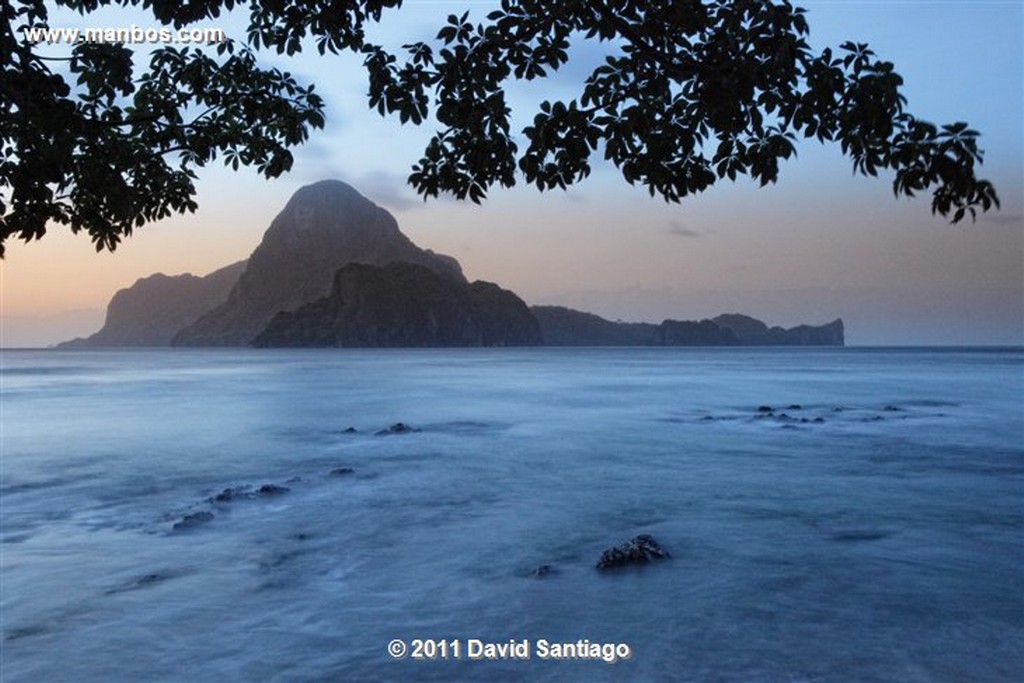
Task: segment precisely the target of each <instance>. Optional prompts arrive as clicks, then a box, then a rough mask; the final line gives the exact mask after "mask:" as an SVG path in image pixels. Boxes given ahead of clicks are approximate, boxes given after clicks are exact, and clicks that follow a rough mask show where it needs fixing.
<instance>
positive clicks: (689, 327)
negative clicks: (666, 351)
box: [530, 306, 844, 346]
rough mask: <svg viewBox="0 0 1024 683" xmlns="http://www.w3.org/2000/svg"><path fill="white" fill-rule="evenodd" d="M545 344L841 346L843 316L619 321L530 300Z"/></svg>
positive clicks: (735, 315)
mask: <svg viewBox="0 0 1024 683" xmlns="http://www.w3.org/2000/svg"><path fill="white" fill-rule="evenodd" d="M530 310H531V311H533V314H534V315H535V316H536V317H537V321H538V322H539V323H540V327H541V335H542V336H543V338H544V344H545V345H547V346H842V345H843V344H844V337H843V321H842V320H841V319H837V320H835V321H833V322H831V323H828V324H826V325H819V326H812V325H800V326H798V327H793V328H791V329H788V330H786V329H783V328H781V327H771V328H769V327H768V326H767V325H765V324H764V323H763V322H761V321H760V320H756V319H754V318H751V317H748V316H745V315H739V314H729V315H720V316H718V317H717V318H714V319H712V320H701V321H689V320H686V321H683V320H665V321H664V322H662V323H661V324H660V325H654V324H652V323H623V322H612V321H610V320H605V319H604V318H601V317H599V316H596V315H594V314H592V313H583V312H581V311H574V310H573V309H571V308H563V307H561V306H533V307H531V309H530Z"/></svg>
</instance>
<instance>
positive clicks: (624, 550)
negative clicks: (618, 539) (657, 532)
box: [597, 534, 671, 569]
mask: <svg viewBox="0 0 1024 683" xmlns="http://www.w3.org/2000/svg"><path fill="white" fill-rule="evenodd" d="M669 557H671V555H669V554H668V551H667V550H665V549H664V548H662V547H661V546H660V545H659V544H658V542H657V541H655V540H654V538H653V537H652V536H651V535H650V534H640V535H639V536H637V537H636V538H634V539H633V540H631V541H629V542H627V543H623V544H622V545H619V546H615V547H614V548H609V549H608V550H605V551H604V552H603V553H601V559H599V560H598V561H597V568H598V569H611V568H612V567H623V566H625V565H627V564H643V563H645V562H650V561H651V560H664V559H667V558H669Z"/></svg>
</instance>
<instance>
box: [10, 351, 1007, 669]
mask: <svg viewBox="0 0 1024 683" xmlns="http://www.w3.org/2000/svg"><path fill="white" fill-rule="evenodd" d="M2 382H3V385H2V392H3V395H2V402H0V409H2V415H0V429H2V433H0V447H2V457H0V487H2V488H0V523H2V528H0V541H2V543H0V610H2V611H0V639H2V640H0V644H2V650H0V653H2V655H0V679H2V680H3V681H4V682H5V683H7V682H10V683H14V682H17V681H33V682H34V681H86V682H89V681H97V682H99V681H104V682H106V681H122V680H123V681H142V680H145V681H186V680H190V681H212V680H218V681H316V680H339V681H340V680H357V681H373V680H382V681H392V680H452V679H455V680H520V679H521V680H541V681H544V680H549V681H554V680H651V681H677V680H681V681H744V682H746V681H907V682H913V681H968V680H969V681H1014V682H1016V681H1021V680H1024V533H1022V532H1024V413H1022V411H1024V407H1022V406H1024V398H1022V397H1024V390H1022V389H1024V352H1022V351H1021V350H1020V349H1010V350H912V349H911V350H908V349H899V350H892V349H889V350H886V349H823V350H815V349H755V350H739V349H707V350H693V349H602V350H580V349H538V350H460V351H448V350H423V351H411V350H410V351H406V350H393V351H354V350H340V351H339V350H301V351H299V350H296V351H249V350H230V351H192V350H180V351H177V350H176V351H165V350H159V351H158V350H152V351H148V350H147V351H82V352H71V351H68V352H64V351H45V352H43V351H40V352H14V351H6V352H4V353H3V360H2ZM761 406H770V407H771V408H772V409H773V410H772V412H771V413H767V412H765V411H761V412H759V408H760V407H761ZM783 413H784V414H785V417H783ZM396 422H404V423H406V424H408V425H411V426H413V427H415V428H417V429H419V430H420V431H417V432H414V433H407V434H392V435H388V436H377V435H375V432H377V431H378V430H381V429H385V428H387V427H388V426H389V425H392V424H394V423H396ZM349 427H352V428H354V429H355V430H356V431H355V432H354V433H345V430H346V429H347V428H349ZM337 468H351V470H352V471H351V473H347V474H332V470H336V469H337ZM266 484H273V485H277V486H281V487H287V488H288V489H289V490H288V491H287V492H285V493H281V494H280V495H260V494H259V493H258V489H259V487H260V486H263V485H266ZM226 488H232V489H233V490H234V492H235V494H236V495H234V496H233V499H232V500H230V501H217V500H214V499H213V497H214V496H216V495H217V494H218V493H219V492H222V491H223V490H224V489H226ZM183 520H193V521H194V522H195V524H194V525H193V526H192V527H191V528H182V526H185V525H182V524H181V523H182V522H183ZM176 524H179V528H178V529H177V530H175V525H176ZM639 533H649V534H652V535H653V536H654V537H655V538H656V539H657V540H658V541H659V542H660V543H661V544H662V545H663V546H664V547H665V548H666V549H667V550H669V552H671V554H672V559H671V560H667V561H664V562H659V563H655V564H651V565H648V566H644V567H639V568H627V569H625V570H622V571H613V572H598V571H596V570H595V568H594V564H595V562H596V560H597V558H598V557H599V556H600V554H601V552H602V550H604V549H605V548H607V547H609V546H612V545H616V544H618V543H621V542H623V541H626V540H628V539H629V538H632V537H633V536H635V535H637V534H639ZM541 565H550V566H551V567H553V569H554V571H553V572H552V573H551V574H549V575H546V576H543V577H540V578H538V577H535V576H531V572H532V571H533V570H534V569H536V568H537V567H538V566H541ZM396 638H397V639H402V640H404V641H406V642H411V641H412V640H413V639H416V638H434V639H446V640H448V641H451V640H453V639H454V640H459V641H460V643H461V644H462V648H463V655H465V646H466V641H467V640H468V639H471V638H474V639H480V640H485V641H491V642H508V641H509V640H515V641H522V640H523V639H527V640H528V641H530V642H531V644H532V645H533V646H534V648H535V647H536V641H538V640H539V639H546V640H549V641H557V642H575V641H577V640H579V639H588V640H590V641H591V642H596V643H625V644H628V646H629V647H630V648H631V650H632V657H631V658H630V659H629V660H627V661H620V662H617V663H615V664H608V663H605V662H603V661H551V660H546V661H545V660H540V659H539V658H538V657H537V656H536V650H534V652H533V655H534V656H533V657H531V659H530V660H527V661H470V660H467V659H465V658H464V657H463V658H462V659H460V660H455V659H454V658H449V659H448V660H447V661H440V660H438V661H416V660H413V659H410V658H405V659H402V660H394V659H392V658H391V657H390V656H389V654H388V652H387V645H388V643H389V642H390V641H391V640H392V639H396Z"/></svg>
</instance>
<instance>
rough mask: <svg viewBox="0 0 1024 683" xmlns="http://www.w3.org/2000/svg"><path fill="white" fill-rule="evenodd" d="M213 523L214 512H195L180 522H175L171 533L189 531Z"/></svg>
mask: <svg viewBox="0 0 1024 683" xmlns="http://www.w3.org/2000/svg"><path fill="white" fill-rule="evenodd" d="M212 521H213V513H212V512H206V511H205V510H203V511H201V512H193V513H192V514H188V515H185V516H184V517H182V518H181V520H180V521H178V522H175V524H174V526H173V527H171V531H187V530H189V529H194V528H196V527H197V526H201V525H203V524H206V523H207V522H212Z"/></svg>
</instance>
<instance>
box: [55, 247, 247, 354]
mask: <svg viewBox="0 0 1024 683" xmlns="http://www.w3.org/2000/svg"><path fill="white" fill-rule="evenodd" d="M244 268H245V261H239V262H238V263H234V264H232V265H230V266H227V267H225V268H221V269H220V270H216V271H214V272H212V273H210V274H209V275H207V276H206V277H196V276H195V275H191V274H186V275H176V276H169V275H164V274H163V273H157V274H156V275H150V276H149V277H144V278H142V279H140V280H137V281H136V282H135V284H133V285H132V286H131V287H127V288H125V289H122V290H120V291H118V292H117V293H116V294H115V295H114V297H113V298H112V299H111V300H110V304H109V305H108V306H107V317H106V321H105V322H104V324H103V327H102V329H100V331H99V332H97V333H96V334H94V335H92V336H90V337H87V338H84V339H83V338H79V339H73V340H71V341H67V342H64V343H63V344H60V345H58V348H83V347H102V346H168V345H170V343H171V338H172V337H174V335H175V334H176V333H177V332H178V330H180V329H181V328H183V327H185V326H186V325H189V324H191V323H193V322H195V321H196V320H198V319H199V317H200V316H201V315H203V314H204V313H206V312H207V311H209V310H210V309H211V308H213V307H214V306H218V305H220V304H222V303H224V301H225V300H226V299H227V296H228V292H230V291H231V288H232V287H234V285H235V283H236V282H238V277H239V276H240V275H241V274H242V270H244Z"/></svg>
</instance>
